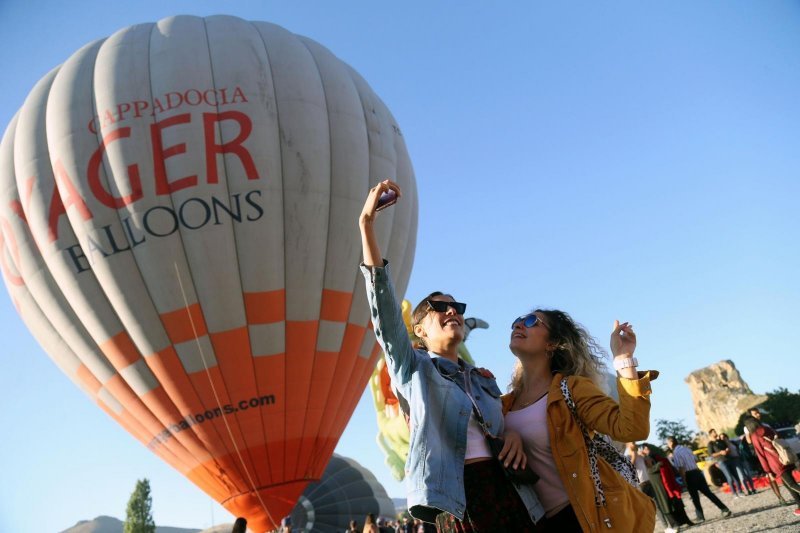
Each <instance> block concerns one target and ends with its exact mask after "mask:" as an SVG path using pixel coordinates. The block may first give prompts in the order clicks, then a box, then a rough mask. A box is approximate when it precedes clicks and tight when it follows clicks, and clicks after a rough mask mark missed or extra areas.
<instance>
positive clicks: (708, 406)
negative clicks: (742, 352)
mask: <svg viewBox="0 0 800 533" xmlns="http://www.w3.org/2000/svg"><path fill="white" fill-rule="evenodd" d="M685 381H686V383H687V384H688V385H689V390H690V391H691V393H692V401H693V402H694V415H695V418H696V420H697V427H698V428H700V431H702V432H705V431H708V430H709V429H711V428H714V429H716V430H718V431H719V430H725V429H730V428H733V427H734V426H735V425H736V423H737V422H738V421H739V416H740V415H741V414H742V413H744V412H745V411H747V410H748V409H749V408H751V407H755V406H757V405H759V404H761V403H763V402H765V401H766V399H767V397H766V396H765V395H763V394H754V393H753V391H752V390H750V387H749V386H748V385H747V382H745V380H744V379H743V378H742V376H741V374H739V371H738V370H737V369H736V365H734V364H733V361H730V360H725V361H720V362H719V363H714V364H713V365H710V366H707V367H705V368H701V369H700V370H695V371H694V372H692V373H691V374H689V375H688V376H687V377H686V380H685Z"/></svg>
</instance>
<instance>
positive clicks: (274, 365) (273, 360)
mask: <svg viewBox="0 0 800 533" xmlns="http://www.w3.org/2000/svg"><path fill="white" fill-rule="evenodd" d="M255 376H256V382H257V383H258V391H259V396H261V395H272V396H274V398H275V406H274V407H275V410H274V411H270V410H266V409H262V410H261V420H262V423H263V424H264V437H265V440H266V443H267V453H268V457H269V464H270V475H271V479H273V480H281V479H283V478H284V476H285V474H284V467H283V464H284V438H285V436H286V433H285V432H286V428H285V426H284V424H285V421H286V414H285V410H286V381H285V379H286V356H285V355H283V354H280V355H270V356H266V357H256V358H255Z"/></svg>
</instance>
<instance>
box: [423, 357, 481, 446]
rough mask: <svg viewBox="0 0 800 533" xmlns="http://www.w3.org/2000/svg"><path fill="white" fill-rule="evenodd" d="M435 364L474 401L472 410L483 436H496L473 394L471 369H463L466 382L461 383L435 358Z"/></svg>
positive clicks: (441, 374)
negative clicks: (488, 426) (440, 365)
mask: <svg viewBox="0 0 800 533" xmlns="http://www.w3.org/2000/svg"><path fill="white" fill-rule="evenodd" d="M433 366H435V367H436V370H437V371H438V372H439V375H440V376H442V377H443V378H444V379H447V380H449V381H452V382H453V383H455V384H456V385H457V386H458V388H459V389H461V390H462V391H464V394H466V395H467V398H469V400H470V401H471V402H472V412H473V413H474V414H475V421H476V422H478V427H480V428H481V431H483V436H484V437H486V438H487V439H488V438H494V435H492V434H491V433H490V432H489V430H488V429H487V428H486V421H485V420H484V418H483V413H482V412H481V408H480V407H478V402H476V401H475V398H474V397H473V396H472V385H471V383H470V376H469V370H462V372H461V374H462V375H463V376H464V382H463V384H462V383H459V382H458V380H456V379H455V378H454V377H453V376H451V375H449V374H445V373H444V372H442V369H441V368H439V365H438V364H436V360H435V359H434V360H433Z"/></svg>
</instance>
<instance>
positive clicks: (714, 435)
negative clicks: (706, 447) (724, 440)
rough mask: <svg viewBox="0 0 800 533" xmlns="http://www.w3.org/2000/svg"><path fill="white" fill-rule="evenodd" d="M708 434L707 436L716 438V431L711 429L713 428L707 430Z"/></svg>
mask: <svg viewBox="0 0 800 533" xmlns="http://www.w3.org/2000/svg"><path fill="white" fill-rule="evenodd" d="M708 436H709V437H710V438H711V439H712V440H717V432H716V431H715V430H713V429H712V430H711V431H709V432H708Z"/></svg>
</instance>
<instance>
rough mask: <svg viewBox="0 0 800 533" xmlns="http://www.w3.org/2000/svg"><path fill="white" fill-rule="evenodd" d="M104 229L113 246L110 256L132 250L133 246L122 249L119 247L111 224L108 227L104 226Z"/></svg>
mask: <svg viewBox="0 0 800 533" xmlns="http://www.w3.org/2000/svg"><path fill="white" fill-rule="evenodd" d="M102 229H103V231H104V232H105V234H106V236H107V237H108V242H109V244H111V253H110V254H108V255H114V254H117V253H119V252H124V251H126V250H130V249H131V245H130V244H128V246H127V247H125V248H120V247H119V245H117V240H116V239H115V238H114V232H113V231H112V230H111V224H109V225H107V226H103V228H102Z"/></svg>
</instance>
